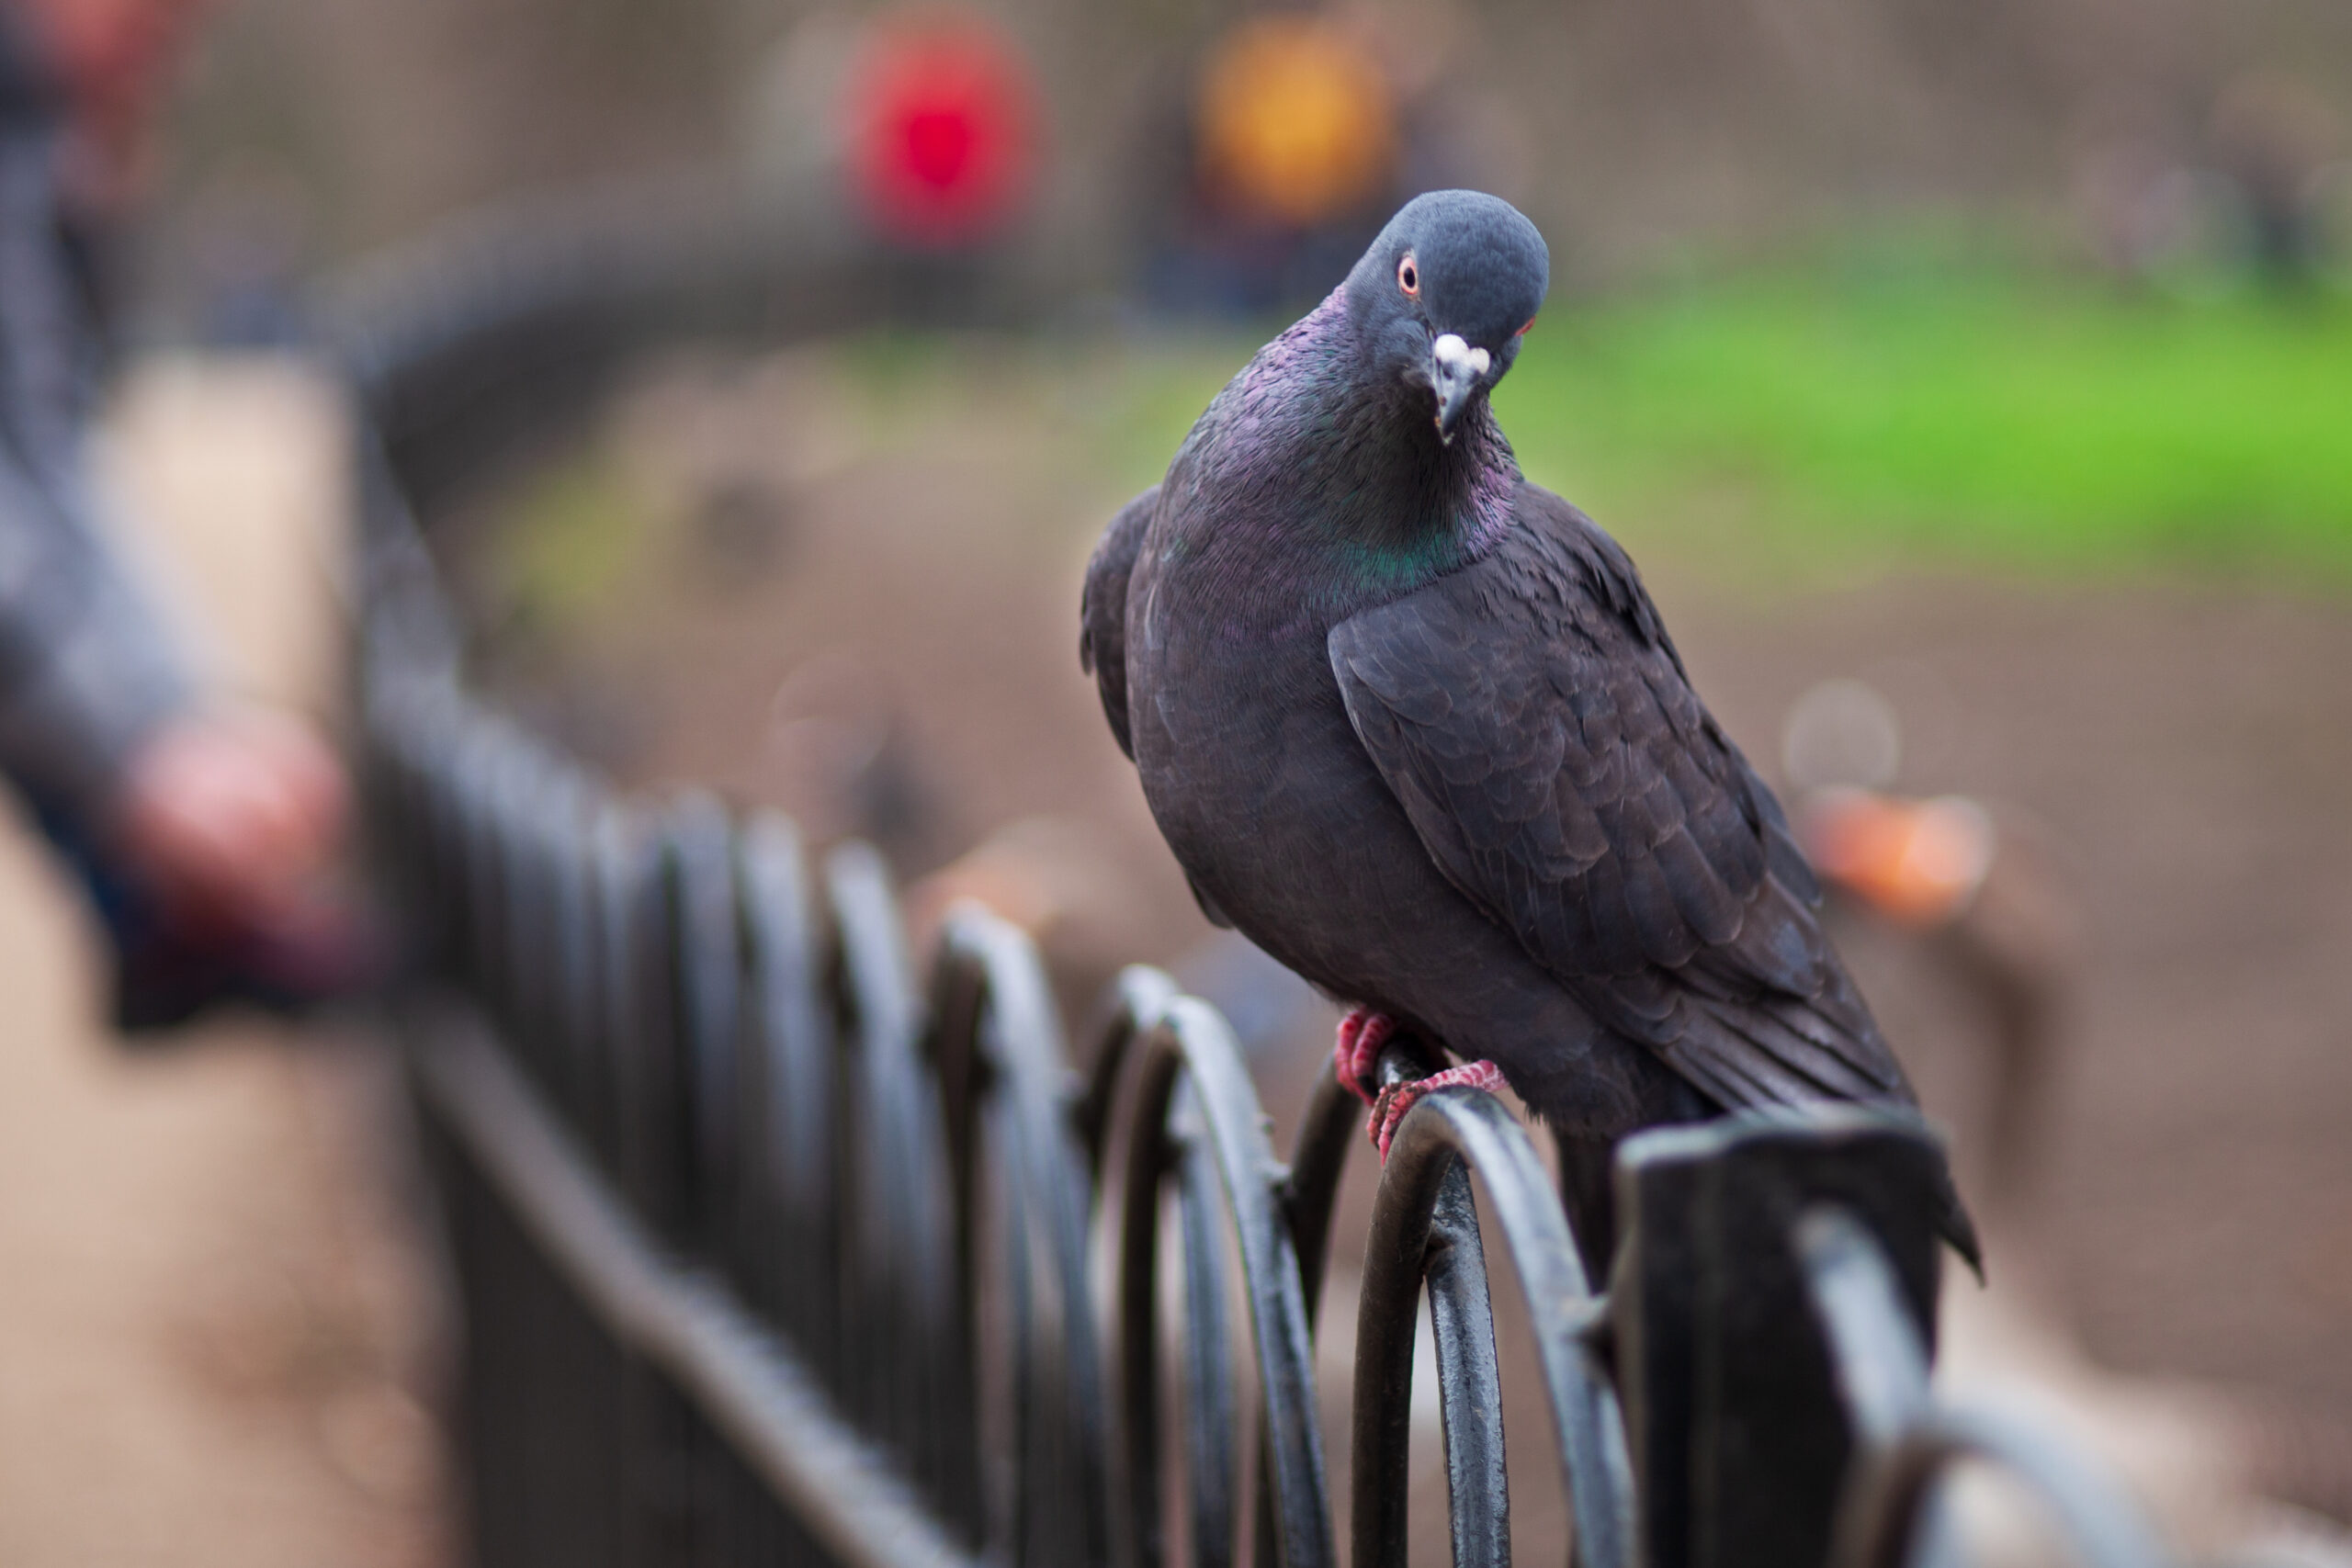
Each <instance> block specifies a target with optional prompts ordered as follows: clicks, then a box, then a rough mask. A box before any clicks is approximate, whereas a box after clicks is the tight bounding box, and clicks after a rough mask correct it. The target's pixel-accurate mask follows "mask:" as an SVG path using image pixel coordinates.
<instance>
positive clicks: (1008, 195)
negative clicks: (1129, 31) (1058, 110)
mask: <svg viewBox="0 0 2352 1568" xmlns="http://www.w3.org/2000/svg"><path fill="white" fill-rule="evenodd" d="M849 103H850V112H851V115H852V117H853V124H852V126H851V137H850V146H851V171H852V175H853V176H854V182H855V186H856V189H857V194H858V197H859V198H860V200H861V201H862V202H863V203H864V205H865V209H866V213H867V216H868V217H870V218H871V219H872V220H874V221H875V222H876V224H877V225H879V226H880V227H881V228H882V229H883V230H884V231H886V232H888V234H890V235H891V236H892V237H894V238H896V239H899V240H902V241H906V242H909V243H914V244H919V245H931V246H949V245H958V244H965V243H970V242H973V241H976V240H979V239H982V238H984V237H986V236H987V235H988V234H989V232H990V231H993V230H995V229H998V228H1000V227H1001V225H1002V224H1003V223H1004V222H1005V220H1007V219H1009V218H1010V217H1011V216H1012V214H1013V212H1014V211H1015V210H1017V209H1019V207H1020V205H1021V203H1022V201H1023V198H1024V197H1026V196H1027V195H1028V192H1029V187H1030V184H1031V181H1032V179H1033V178H1034V176H1035V162H1036V123H1037V118H1038V116H1037V111H1036V88H1035V85H1034V83H1033V81H1032V79H1031V76H1030V73H1029V70H1028V67H1027V64H1026V63H1025V62H1023V59H1022V57H1021V55H1020V53H1019V51H1017V50H1016V49H1015V48H1014V47H1013V45H1012V43H1011V42H1010V41H1008V40H1007V39H1005V38H1004V37H1003V36H1002V34H1001V33H1000V32H999V31H998V30H997V29H996V28H994V27H993V26H992V25H990V24H989V22H987V21H986V20H985V19H983V18H981V17H977V16H972V15H967V14H966V13H963V12H958V11H934V12H926V13H922V14H920V15H917V16H914V17H898V18H894V19H891V20H887V21H885V22H883V23H882V24H881V25H880V26H879V27H878V28H876V30H875V33H874V37H873V41H872V43H871V44H870V46H869V47H868V49H867V51H866V54H865V60H864V62H862V65H861V68H860V70H859V73H858V74H857V76H856V78H855V81H854V85H853V89H852V91H851V94H850V97H849Z"/></svg>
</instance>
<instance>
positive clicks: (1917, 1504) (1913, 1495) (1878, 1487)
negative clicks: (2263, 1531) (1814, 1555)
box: [1830, 1407, 2171, 1568]
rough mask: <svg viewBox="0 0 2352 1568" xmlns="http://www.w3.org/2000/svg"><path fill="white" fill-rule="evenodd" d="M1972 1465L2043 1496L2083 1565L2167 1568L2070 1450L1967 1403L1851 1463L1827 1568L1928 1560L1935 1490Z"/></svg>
mask: <svg viewBox="0 0 2352 1568" xmlns="http://www.w3.org/2000/svg"><path fill="white" fill-rule="evenodd" d="M1966 1461H1978V1462H1982V1463H1988V1464H1990V1465H1992V1466H1993V1467H1994V1468H1995V1469H1996V1470H1997V1471H1999V1472H2001V1473H2003V1474H2005V1475H2007V1476H2008V1477H2009V1478H2010V1479H2011V1480H2012V1481H2013V1482H2015V1483H2017V1484H2018V1485H2020V1486H2022V1487H2024V1488H2025V1489H2026V1490H2027V1491H2028V1492H2030V1493H2031V1494H2032V1495H2034V1496H2036V1497H2037V1498H2038V1499H2040V1501H2041V1504H2042V1506H2043V1507H2044V1508H2045V1509H2046V1510H2047V1512H2048V1514H2049V1517H2050V1519H2051V1522H2052V1523H2053V1524H2054V1525H2055V1526H2056V1527H2057V1530H2056V1533H2057V1536H2058V1538H2059V1540H2062V1541H2064V1543H2065V1544H2066V1545H2067V1546H2068V1547H2070V1548H2071V1549H2072V1551H2073V1553H2074V1555H2075V1558H2076V1559H2077V1560H2079V1561H2080V1562H2084V1563H2086V1564H2088V1565H2089V1568H2169V1565H2170V1563H2171V1557H2170V1554H2169V1553H2167V1552H2166V1551H2165V1550H2164V1548H2163V1547H2162V1546H2161V1545H2160V1544H2159V1543H2158V1542H2157V1540H2156V1539H2155V1538H2154V1535H2153V1534H2151V1533H2150V1531H2149V1530H2148V1529H2147V1526H2146V1524H2145V1522H2144V1521H2143V1517H2142V1516H2141V1514H2140V1512H2139V1509H2138V1508H2137V1507H2136V1506H2134V1505H2133V1504H2132V1503H2131V1501H2130V1500H2129V1499H2127V1498H2126V1497H2125V1496H2124V1495H2122V1494H2121V1493H2120V1492H2119V1491H2117V1490H2116V1488H2115V1487H2114V1485H2113V1484H2112V1483H2110V1482H2109V1480H2108V1479H2107V1478H2106V1476H2105V1475H2103V1474H2101V1473H2100V1472H2098V1471H2097V1470H2096V1469H2094V1468H2093V1467H2091V1466H2090V1465H2089V1464H2087V1463H2086V1462H2085V1461H2083V1460H2082V1459H2081V1458H2080V1457H2079V1456H2077V1455H2076V1454H2075V1451H2074V1450H2071V1449H2069V1448H2068V1447H2066V1445H2064V1444H2063V1443H2059V1442H2053V1441H2052V1440H2051V1438H2048V1437H2047V1436H2045V1435H2044V1434H2042V1433H2041V1432H2038V1431H2036V1430H2034V1429H2033V1428H2032V1427H2028V1426H2026V1425H2025V1424H2024V1423H2022V1422H2020V1421H2018V1420H2015V1419H2013V1418H2011V1417H2009V1416H2004V1415H2002V1414H2000V1413H1998V1412H1996V1411H1990V1410H1983V1409H1974V1408H1967V1407H1962V1408H1949V1409H1945V1408H1939V1409H1931V1410H1928V1411H1925V1412H1923V1413H1922V1414H1921V1415H1920V1416H1919V1417H1918V1418H1917V1420H1916V1421H1914V1422H1912V1423H1911V1424H1910V1425H1908V1426H1906V1427H1905V1428H1904V1429H1903V1430H1902V1431H1901V1432H1899V1433H1898V1434H1896V1435H1895V1437H1894V1439H1893V1441H1891V1442H1890V1443H1888V1444H1886V1445H1885V1446H1884V1447H1883V1449H1879V1450H1874V1451H1872V1452H1871V1453H1870V1454H1869V1455H1868V1456H1867V1457H1865V1458H1864V1459H1863V1460H1862V1461H1861V1462H1860V1464H1858V1465H1857V1466H1856V1469H1855V1474H1854V1476H1853V1478H1852V1480H1851V1481H1850V1482H1849V1491H1848V1495H1847V1500H1846V1506H1845V1507H1844V1509H1843V1510H1842V1511H1841V1517H1840V1519H1839V1532H1838V1546H1837V1551H1836V1553H1835V1554H1834V1555H1833V1556H1832V1558H1831V1559H1830V1562H1831V1565H1832V1568H1905V1565H1906V1564H1912V1563H1921V1562H1926V1561H1927V1556H1926V1553H1925V1552H1924V1551H1922V1543H1923V1540H1924V1536H1923V1529H1922V1527H1923V1525H1924V1522H1925V1518H1926V1514H1927V1509H1928V1505H1929V1504H1930V1502H1931V1501H1932V1500H1933V1498H1934V1496H1935V1489H1936V1485H1937V1483H1939V1482H1940V1481H1941V1480H1942V1479H1943V1478H1944V1477H1945V1476H1946V1475H1947V1474H1948V1473H1950V1472H1951V1471H1952V1470H1953V1469H1954V1468H1955V1467H1957V1466H1958V1465H1960V1464H1962V1463H1963V1462H1966Z"/></svg>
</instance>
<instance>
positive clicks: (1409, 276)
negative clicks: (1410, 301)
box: [1397, 254, 1421, 295]
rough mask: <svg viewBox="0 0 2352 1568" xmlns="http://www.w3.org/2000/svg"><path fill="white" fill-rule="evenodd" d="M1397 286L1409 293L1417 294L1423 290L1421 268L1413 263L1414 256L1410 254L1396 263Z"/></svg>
mask: <svg viewBox="0 0 2352 1568" xmlns="http://www.w3.org/2000/svg"><path fill="white" fill-rule="evenodd" d="M1397 288H1401V289H1403V290H1404V291H1405V292H1406V293H1407V294H1408V295H1416V294H1419V292H1420V291H1421V269H1420V268H1419V267H1418V266H1416V265H1413V258H1412V256H1411V255H1410V254H1408V255H1407V256H1406V257H1405V259H1404V260H1403V261H1400V262H1398V263H1397Z"/></svg>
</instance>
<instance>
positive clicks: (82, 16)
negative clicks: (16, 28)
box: [9, 0, 213, 208]
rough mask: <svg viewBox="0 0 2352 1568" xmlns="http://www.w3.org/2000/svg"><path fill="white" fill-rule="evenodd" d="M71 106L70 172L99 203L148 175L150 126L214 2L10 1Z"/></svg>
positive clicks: (79, 193)
mask: <svg viewBox="0 0 2352 1568" xmlns="http://www.w3.org/2000/svg"><path fill="white" fill-rule="evenodd" d="M9 3H10V4H12V6H13V8H14V9H15V10H16V11H17V13H18V14H19V15H20V16H22V17H24V18H26V20H27V22H28V24H29V26H30V28H31V30H32V36H33V38H34V39H35V40H36V42H37V43H38V46H39V48H40V51H41V53H42V56H43V62H44V63H45V64H46V65H47V66H48V68H49V70H50V71H51V72H52V73H54V74H55V76H56V79H57V81H58V83H59V85H61V86H62V87H63V89H64V90H65V95H66V97H67V99H68V102H69V104H70V106H71V127H72V130H73V138H72V141H71V142H70V143H69V145H68V148H67V152H68V160H69V168H68V176H69V178H70V180H71V181H72V183H73V185H74V189H75V195H76V197H78V198H80V199H82V200H84V201H85V202H86V203H88V204H90V205H94V206H97V207H102V208H103V207H113V206H117V205H119V204H120V203H121V202H122V201H123V200H125V199H127V198H128V197H130V195H131V194H133V192H134V191H135V189H136V187H137V186H139V185H140V184H141V180H142V178H143V176H144V175H145V174H146V169H145V163H146V156H147V151H148V150H147V130H148V127H149V122H150V121H151V120H152V119H153V118H154V115H155V111H156V109H157V107H158V106H159V102H160V100H161V98H162V96H163V91H164V86H165V85H167V82H168V78H169V76H170V73H171V70H172V67H173V65H174V64H175V62H176V61H177V60H178V58H179V56H180V54H181V52H182V51H183V50H184V49H185V48H186V47H187V41H188V36H189V33H190V31H191V30H192V28H194V26H195V24H196V23H197V22H198V21H199V20H200V19H201V18H202V17H203V14H204V13H205V12H206V11H208V10H210V9H211V8H212V3H213V0H9Z"/></svg>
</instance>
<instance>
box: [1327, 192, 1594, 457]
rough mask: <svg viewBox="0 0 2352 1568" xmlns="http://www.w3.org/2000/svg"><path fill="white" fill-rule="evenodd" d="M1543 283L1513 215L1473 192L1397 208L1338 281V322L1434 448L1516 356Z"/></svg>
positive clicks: (1527, 227)
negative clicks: (1420, 422) (1421, 414)
mask: <svg viewBox="0 0 2352 1568" xmlns="http://www.w3.org/2000/svg"><path fill="white" fill-rule="evenodd" d="M1551 273H1552V263H1551V253H1550V252H1549V251H1548V250H1546V249H1545V248H1544V236H1543V235H1542V234H1540V233H1538V232H1537V231H1536V229H1535V225H1534V224H1532V223H1531V222H1529V221H1528V220H1527V219H1526V218H1525V217H1524V216H1523V215H1522V214H1521V212H1520V210H1519V209H1517V208H1515V207H1513V206H1511V204H1510V203H1509V202H1507V201H1504V200H1501V199H1500V198H1498V197H1491V196H1485V195H1482V194H1480V193H1479V192H1477V191H1473V190H1441V191H1432V192H1430V194H1429V195H1427V196H1417V197H1414V198H1413V199H1412V200H1410V201H1408V202H1407V203H1406V204H1405V206H1404V207H1403V209H1401V210H1399V211H1398V212H1397V216H1396V217H1394V218H1392V219H1390V220H1388V227H1386V228H1385V229H1383V230H1382V231H1380V237H1379V238H1378V239H1376V240H1374V241H1373V243H1372V249H1370V250H1368V251H1366V252H1365V253H1364V254H1363V260H1362V261H1360V262H1358V263H1356V265H1355V270H1354V271H1352V272H1351V273H1350V274H1348V282H1347V299H1348V315H1349V318H1350V319H1351V321H1353V322H1354V324H1355V327H1356V338H1357V342H1358V343H1359V344H1361V345H1362V348H1363V353H1364V355H1366V357H1367V358H1368V359H1369V361H1370V369H1371V370H1372V372H1373V373H1374V376H1375V377H1377V378H1382V379H1388V378H1394V379H1395V380H1397V381H1401V382H1403V383H1405V384H1406V385H1408V386H1411V387H1416V388H1420V389H1424V390H1425V393H1426V395H1427V396H1428V397H1430V400H1431V403H1430V412H1432V413H1433V414H1434V415H1435V417H1436V420H1437V431H1438V435H1439V438H1440V439H1441V440H1444V441H1448V442H1451V441H1452V440H1453V432H1454V429H1455V427H1456V426H1457V425H1459V424H1460V423H1461V422H1462V416H1463V414H1464V412H1466V411H1467V410H1468V409H1469V408H1470V407H1471V406H1472V405H1473V404H1475V403H1476V400H1478V399H1479V398H1480V397H1482V396H1484V395H1485V394H1486V393H1487V390H1489V389H1491V388H1492V387H1493V386H1494V384H1495V383H1496V382H1498V381H1499V380H1501V379H1502V378H1503V373H1504V372H1505V371H1507V370H1509V369H1510V363H1511V361H1512V360H1513V359H1515V358H1517V357H1518V356H1519V340H1520V334H1521V333H1524V332H1525V331H1526V330H1527V329H1528V328H1529V327H1531V326H1532V325H1534V324H1535V312H1536V311H1537V310H1540V309H1542V308H1543V304H1544V288H1545V286H1546V285H1547V284H1548V283H1549V282H1550V279H1551Z"/></svg>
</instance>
